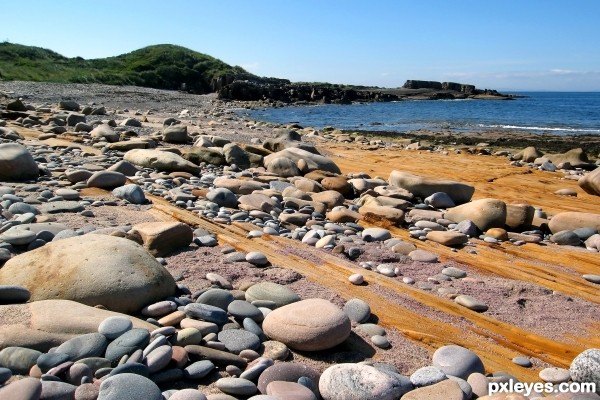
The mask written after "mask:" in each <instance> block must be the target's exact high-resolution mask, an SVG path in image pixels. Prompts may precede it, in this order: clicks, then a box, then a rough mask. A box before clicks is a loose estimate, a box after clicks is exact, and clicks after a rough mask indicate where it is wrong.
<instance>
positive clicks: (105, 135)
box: [90, 124, 119, 143]
mask: <svg viewBox="0 0 600 400" xmlns="http://www.w3.org/2000/svg"><path fill="white" fill-rule="evenodd" d="M90 136H91V137H92V138H93V139H96V140H105V141H107V142H108V143H115V142H118V141H119V134H118V133H117V132H115V131H113V129H112V128H111V127H110V126H109V125H107V124H101V125H98V126H97V127H95V128H94V129H92V131H91V132H90Z"/></svg>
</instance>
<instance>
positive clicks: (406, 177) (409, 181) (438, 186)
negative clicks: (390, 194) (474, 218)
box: [389, 170, 475, 204]
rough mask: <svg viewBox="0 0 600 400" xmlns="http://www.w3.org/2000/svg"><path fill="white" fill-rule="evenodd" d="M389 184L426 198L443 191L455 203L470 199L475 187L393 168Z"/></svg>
mask: <svg viewBox="0 0 600 400" xmlns="http://www.w3.org/2000/svg"><path fill="white" fill-rule="evenodd" d="M389 183H390V185H393V186H398V187H401V188H403V189H406V190H408V191H409V192H410V193H412V194H414V195H415V196H418V197H421V198H423V199H424V198H426V197H429V196H431V195H432V194H434V193H437V192H444V193H446V194H447V195H448V196H450V198H451V199H452V200H453V201H454V203H455V204H463V203H466V202H468V201H470V200H471V197H473V193H474V192H475V188H474V187H473V186H471V185H467V184H466V183H461V182H455V181H449V180H443V179H432V178H425V177H422V176H418V175H413V174H410V173H408V172H404V171H397V170H394V171H392V173H391V174H390V179H389Z"/></svg>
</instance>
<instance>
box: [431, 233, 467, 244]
mask: <svg viewBox="0 0 600 400" xmlns="http://www.w3.org/2000/svg"><path fill="white" fill-rule="evenodd" d="M425 237H426V238H427V240H431V241H432V242H436V243H439V244H442V245H444V246H460V245H463V244H465V243H467V242H468V241H469V237H468V236H467V235H465V234H464V233H461V232H456V231H430V232H427V235H425Z"/></svg>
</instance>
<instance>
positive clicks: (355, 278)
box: [348, 274, 365, 285]
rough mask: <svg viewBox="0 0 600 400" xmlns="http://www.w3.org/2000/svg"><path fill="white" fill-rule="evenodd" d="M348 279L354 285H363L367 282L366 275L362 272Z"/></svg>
mask: <svg viewBox="0 0 600 400" xmlns="http://www.w3.org/2000/svg"><path fill="white" fill-rule="evenodd" d="M348 281H349V282H350V283H352V284H353V285H362V284H363V283H364V282H365V277H364V276H363V275H362V274H352V275H350V276H349V277H348Z"/></svg>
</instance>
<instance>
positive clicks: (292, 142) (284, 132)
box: [263, 129, 319, 154]
mask: <svg viewBox="0 0 600 400" xmlns="http://www.w3.org/2000/svg"><path fill="white" fill-rule="evenodd" d="M273 133H275V137H274V138H269V139H265V141H264V142H263V147H264V148H265V149H267V150H270V151H273V152H278V151H281V150H285V149H288V148H291V147H295V148H299V149H302V150H306V151H308V152H309V153H314V154H319V152H318V151H317V149H316V148H315V147H314V146H313V145H312V144H311V143H303V142H302V136H300V134H299V133H298V132H297V131H294V130H290V129H274V130H273Z"/></svg>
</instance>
